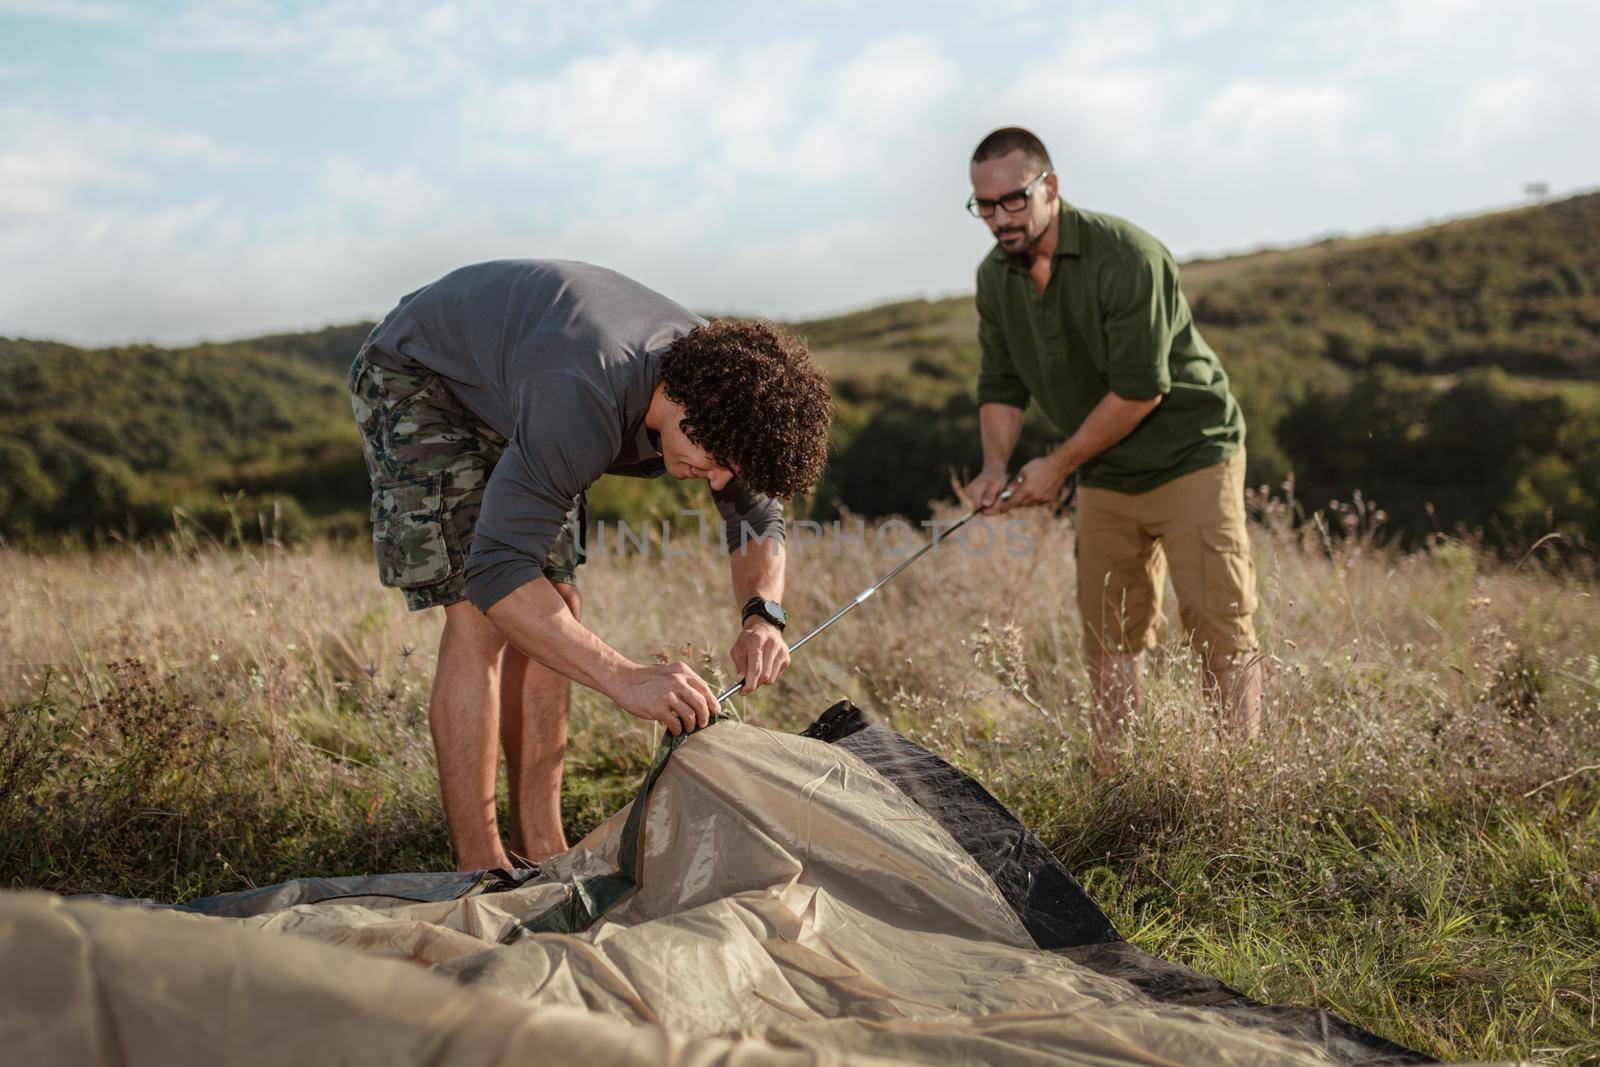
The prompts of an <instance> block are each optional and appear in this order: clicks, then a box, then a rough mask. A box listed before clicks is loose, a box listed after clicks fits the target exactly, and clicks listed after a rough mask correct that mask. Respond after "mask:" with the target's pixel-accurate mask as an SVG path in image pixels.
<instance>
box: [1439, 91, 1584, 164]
mask: <svg viewBox="0 0 1600 1067" xmlns="http://www.w3.org/2000/svg"><path fill="white" fill-rule="evenodd" d="M1565 108H1566V102H1565V101H1563V100H1562V99H1561V94H1560V93H1558V92H1557V91H1556V88H1555V86H1553V85H1551V84H1550V83H1549V82H1548V81H1546V80H1545V79H1544V78H1541V77H1537V76H1535V75H1532V74H1511V75H1507V76H1505V77H1500V78H1489V79H1486V80H1484V81H1480V82H1475V83H1474V84H1473V85H1471V86H1469V87H1468V88H1467V91H1466V93H1465V95H1464V96H1463V98H1462V101H1461V114H1460V116H1459V117H1458V118H1457V120H1456V133H1457V136H1458V137H1459V139H1460V146H1461V148H1463V149H1464V150H1467V151H1476V150H1479V149H1482V148H1484V147H1485V146H1487V145H1489V144H1491V143H1493V142H1495V141H1499V140H1501V139H1502V138H1505V137H1508V136H1514V135H1517V134H1521V133H1526V132H1528V131H1530V130H1532V129H1535V128H1537V127H1540V126H1543V125H1545V120H1546V119H1547V118H1548V117H1550V116H1552V115H1559V114H1561V112H1562V111H1563V110H1565Z"/></svg>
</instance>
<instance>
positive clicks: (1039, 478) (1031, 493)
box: [1000, 452, 1072, 511]
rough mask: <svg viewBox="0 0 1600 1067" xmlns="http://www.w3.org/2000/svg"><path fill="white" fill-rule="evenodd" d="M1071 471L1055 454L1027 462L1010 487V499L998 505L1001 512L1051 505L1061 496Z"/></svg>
mask: <svg viewBox="0 0 1600 1067" xmlns="http://www.w3.org/2000/svg"><path fill="white" fill-rule="evenodd" d="M1071 473H1072V469H1071V468H1070V467H1069V466H1068V465H1067V464H1066V463H1064V462H1063V461H1062V460H1061V459H1060V458H1059V457H1058V456H1057V454H1056V453H1054V452H1052V453H1050V454H1049V455H1046V456H1040V457H1039V458H1038V459H1035V460H1029V461H1028V462H1027V463H1024V464H1023V465H1022V469H1021V470H1020V471H1018V472H1017V478H1016V482H1015V483H1014V484H1013V486H1012V491H1011V499H1010V500H1007V501H1005V502H1004V503H1002V504H1001V505H1000V510H1001V511H1010V510H1011V509H1012V508H1025V507H1029V506H1030V505H1037V504H1053V503H1055V500H1056V498H1057V497H1059V496H1060V495H1061V487H1062V486H1063V485H1065V484H1066V483H1067V475H1069V474H1071Z"/></svg>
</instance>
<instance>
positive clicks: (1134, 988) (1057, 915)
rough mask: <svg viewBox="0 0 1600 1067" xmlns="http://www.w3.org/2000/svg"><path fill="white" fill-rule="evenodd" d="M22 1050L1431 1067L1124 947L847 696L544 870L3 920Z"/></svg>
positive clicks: (1052, 871) (7, 984) (1371, 1039)
mask: <svg viewBox="0 0 1600 1067" xmlns="http://www.w3.org/2000/svg"><path fill="white" fill-rule="evenodd" d="M285 935H293V936H285ZM0 1049H3V1050H5V1052H4V1054H5V1056H6V1058H7V1059H8V1061H10V1062H16V1063H19V1064H20V1063H29V1064H33V1063H63V1064H65V1063H71V1064H105V1065H112V1064H116V1065H130V1067H140V1065H144V1064H164V1065H165V1064H176V1065H186V1064H206V1065H215V1064H234V1063H238V1064H256V1063H261V1064H266V1063H285V1062H311V1063H341V1064H369V1063H370V1064H385V1065H412V1064H415V1065H419V1067H420V1065H424V1064H427V1065H434V1064H452V1065H454V1064H485V1065H488V1064H512V1063H518V1064H522V1063H567V1062H572V1063H583V1064H595V1065H598V1064H627V1065H633V1064H638V1065H647V1064H648V1065H669V1064H670V1065H685V1067H687V1065H696V1067H699V1065H711V1064H723V1065H740V1067H768V1065H771V1067H787V1065H791V1064H793V1065H801V1064H824V1063H826V1064H859V1065H876V1067H890V1065H898V1064H922V1063H941V1064H945V1063H949V1064H969V1063H970V1064H1007V1065H1009V1064H1025V1065H1026V1064H1038V1065H1059V1064H1096V1065H1111V1064H1141V1065H1156V1064H1178V1063H1212V1064H1268V1063H1271V1064H1328V1063H1348V1064H1389V1063H1419V1062H1426V1061H1425V1059H1424V1058H1423V1057H1421V1056H1419V1055H1417V1054H1416V1053H1413V1052H1411V1051H1409V1050H1406V1049H1403V1048H1400V1047H1398V1046H1396V1045H1393V1044H1390V1043H1388V1042H1386V1041H1384V1040H1382V1039H1380V1038H1378V1037H1375V1036H1373V1035H1372V1034H1369V1033H1366V1032H1364V1031H1362V1030H1360V1029H1358V1028H1356V1027H1354V1026H1352V1025H1350V1024H1348V1023H1346V1022H1344V1021H1342V1020H1340V1019H1338V1018H1337V1017H1335V1016H1333V1015H1331V1014H1328V1013H1326V1012H1322V1011H1317V1010H1312V1009H1304V1008H1281V1007H1272V1006H1268V1005H1263V1004H1259V1003H1256V1002H1254V1001H1252V1000H1250V999H1248V998H1246V997H1244V996H1242V995H1241V994H1239V993H1238V992H1237V991H1235V990H1233V989H1230V988H1228V987H1227V986H1225V985H1223V984H1222V983H1220V982H1218V981H1216V980H1214V979H1211V978H1207V977H1205V976H1203V975H1200V974H1197V973H1195V972H1194V971H1191V970H1188V969H1186V968H1183V967H1180V966H1177V965H1175V964H1172V963H1168V962H1166V961H1164V960H1161V959H1158V958H1156V957H1153V956H1150V955H1148V954H1146V953H1144V952H1141V951H1140V950H1138V949H1137V948H1135V947H1133V946H1132V945H1130V944H1128V943H1127V942H1125V941H1123V940H1121V939H1120V938H1119V937H1118V935H1117V933H1116V931H1115V930H1114V929H1113V928H1112V925H1111V923H1110V922H1109V921H1108V920H1107V919H1106V917H1105V915H1104V914H1103V913H1101V912H1100V910H1099V909H1098V908H1097V907H1095V905H1094V904H1093V902H1092V901H1090V899H1089V898H1088V897H1087V896H1086V895H1085V894H1084V892H1083V890H1082V889H1081V888H1080V887H1079V885H1078V883H1077V882H1076V881H1075V880H1074V879H1073V878H1072V877H1071V875H1070V874H1069V873H1068V872H1067V871H1066V870H1065V868H1063V867H1062V866H1061V864H1060V863H1059V862H1058V861H1057V860H1056V859H1055V858H1054V857H1053V856H1052V855H1051V854H1050V852H1049V851H1048V850H1047V849H1045V848H1044V846H1043V845H1042V844H1041V843H1040V842H1039V841H1038V839H1037V838H1035V837H1034V836H1033V835H1032V834H1031V833H1030V832H1028V831H1027V829H1025V828H1024V827H1023V826H1022V825H1021V824H1020V823H1018V822H1017V820H1016V819H1015V818H1014V817H1012V816H1011V814H1010V813H1009V812H1007V811H1006V810H1005V808H1004V807H1003V806H1002V805H1001V804H999V803H998V802H997V801H996V800H995V799H994V798H993V797H991V796H990V795H989V794H988V793H987V792H986V791H985V790H984V789H983V788H982V787H981V786H980V785H979V784H978V783H977V782H975V781H973V780H972V779H971V778H969V777H967V776H966V775H964V774H962V773H961V772H960V771H958V770H957V769H955V768H954V767H952V766H950V765H949V764H947V763H945V762H943V761H942V760H940V759H938V758H937V757H935V756H934V755H932V754H931V753H929V752H927V751H926V750H924V749H922V748H919V747H918V746H916V745H915V744H912V743H911V742H910V741H908V740H906V739H905V738H903V737H901V736H900V735H898V734H896V733H894V732H893V731H891V730H889V729H887V728H886V727H884V726H882V725H879V724H875V723H871V722H870V721H869V720H868V719H867V718H866V716H864V715H863V714H862V713H861V712H860V711H859V710H858V709H856V708H855V707H853V706H852V705H850V704H848V703H846V702H841V703H840V704H838V705H835V706H834V707H833V708H832V709H830V710H829V711H828V712H827V713H826V714H824V715H823V716H822V717H821V718H820V719H818V720H817V722H816V723H814V724H813V725H812V726H811V727H810V728H809V729H807V730H806V731H805V732H804V733H803V734H801V735H798V736H796V735H787V734H782V733H777V732H774V731H770V730H765V729H761V728H758V727H755V726H751V725H746V724H743V723H739V722H735V721H730V720H723V721H720V722H717V723H716V724H714V725H713V726H711V727H708V728H706V729H704V730H701V731H699V732H698V733H696V734H694V735H692V736H689V737H687V738H683V739H669V740H668V742H666V743H664V744H663V745H662V748H661V751H660V752H659V753H658V756H657V759H656V762H655V764H654V765H653V766H652V768H651V770H650V773H649V775H648V776H647V778H646V781H645V784H644V786H643V787H642V788H641V790H640V792H639V795H638V796H637V797H636V798H635V800H634V801H633V803H632V804H631V805H629V806H628V807H626V808H624V809H623V810H622V811H620V812H618V813H617V814H616V815H615V816H613V817H612V818H611V819H609V820H608V821H606V822H605V823H604V824H602V825H601V826H600V827H598V828H597V829H596V830H595V831H594V832H593V833H591V834H590V835H589V836H587V837H586V838H584V839H583V841H581V842H580V843H579V844H578V845H577V846H576V847H575V848H573V849H572V850H571V851H570V852H568V853H565V854H563V855H562V856H559V857H557V858H556V859H554V860H552V861H551V862H550V863H548V864H547V865H545V866H544V868H543V869H541V870H537V871H533V870H521V871H514V872H476V873H471V874H381V875H369V876H356V877H349V878H315V879H302V880H299V881H295V882H288V883H285V884H283V885H279V886H273V887H269V888H265V889H259V890H253V891H249V892H243V893H232V894H227V895H224V896H218V897H211V898H206V899H202V900H198V901H194V902H192V903H190V904H187V905H183V906H167V905H159V904H155V903H154V902H151V901H122V900H116V899H114V898H107V897H75V898H62V897H57V896H54V895H51V894H45V893H29V892H22V893H3V894H0ZM13 1057H14V1058H13Z"/></svg>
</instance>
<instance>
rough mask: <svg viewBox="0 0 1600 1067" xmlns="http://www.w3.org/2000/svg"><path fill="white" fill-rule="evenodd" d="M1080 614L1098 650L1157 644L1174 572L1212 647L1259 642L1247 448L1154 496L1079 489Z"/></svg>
mask: <svg viewBox="0 0 1600 1067" xmlns="http://www.w3.org/2000/svg"><path fill="white" fill-rule="evenodd" d="M1077 526H1078V544H1077V552H1078V610H1079V611H1080V612H1082V614H1083V625H1084V635H1085V638H1086V640H1087V642H1088V647H1089V649H1090V650H1091V651H1099V650H1102V649H1103V650H1106V651H1115V652H1140V651H1143V650H1145V649H1149V648H1154V647H1155V643H1156V624H1157V622H1158V621H1159V620H1160V618H1161V596H1162V590H1163V588H1164V586H1165V585H1166V578H1167V569H1168V567H1169V566H1170V567H1171V570H1172V587H1173V589H1174V590H1176V592H1177V594H1178V616H1179V618H1180V619H1181V620H1182V622H1183V629H1184V631H1185V636H1186V638H1187V639H1188V640H1189V642H1190V643H1191V644H1192V645H1194V646H1195V647H1196V648H1197V649H1199V650H1200V651H1201V652H1202V653H1205V654H1208V655H1209V654H1211V653H1221V652H1248V651H1252V650H1254V649H1255V648H1256V647H1257V645H1256V632H1255V626H1254V625H1253V624H1252V622H1251V619H1250V616H1251V615H1252V614H1253V613H1254V612H1255V610H1256V572H1255V565H1254V564H1253V563H1252V562H1251V559H1250V534H1249V532H1248V530H1247V529H1246V527H1245V519H1244V450H1243V449H1240V450H1239V451H1238V453H1236V454H1235V455H1234V457H1233V458H1232V459H1229V460H1225V461H1224V462H1222V463H1218V464H1216V465H1215V466H1212V467H1207V468H1205V469H1203V470H1198V471H1194V472H1193V473H1190V474H1185V475H1181V476H1180V477H1177V478H1174V479H1173V480H1172V481H1170V482H1168V483H1167V484H1165V485H1162V486H1158V487H1156V488H1155V489H1152V490H1150V491H1149V492H1145V493H1119V492H1116V491H1114V490H1111V489H1087V488H1080V489H1079V490H1078V519H1077Z"/></svg>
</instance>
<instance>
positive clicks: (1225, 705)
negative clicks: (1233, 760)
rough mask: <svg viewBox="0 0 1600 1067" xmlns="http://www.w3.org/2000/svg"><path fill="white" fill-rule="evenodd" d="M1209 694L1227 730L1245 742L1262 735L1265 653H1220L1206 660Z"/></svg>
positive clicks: (1207, 693) (1206, 680)
mask: <svg viewBox="0 0 1600 1067" xmlns="http://www.w3.org/2000/svg"><path fill="white" fill-rule="evenodd" d="M1205 688H1206V695H1207V696H1208V697H1210V698H1211V699H1212V700H1214V701H1216V704H1217V710H1218V711H1219V712H1220V714H1221V716H1222V723H1223V728H1224V729H1226V730H1227V731H1228V732H1229V733H1231V734H1232V735H1233V737H1234V738H1235V739H1236V740H1239V741H1244V740H1248V739H1250V738H1252V737H1255V736H1256V735H1257V734H1259V733H1260V732H1261V653H1260V652H1218V653H1213V654H1212V655H1210V656H1208V657H1207V658H1206V678H1205Z"/></svg>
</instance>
